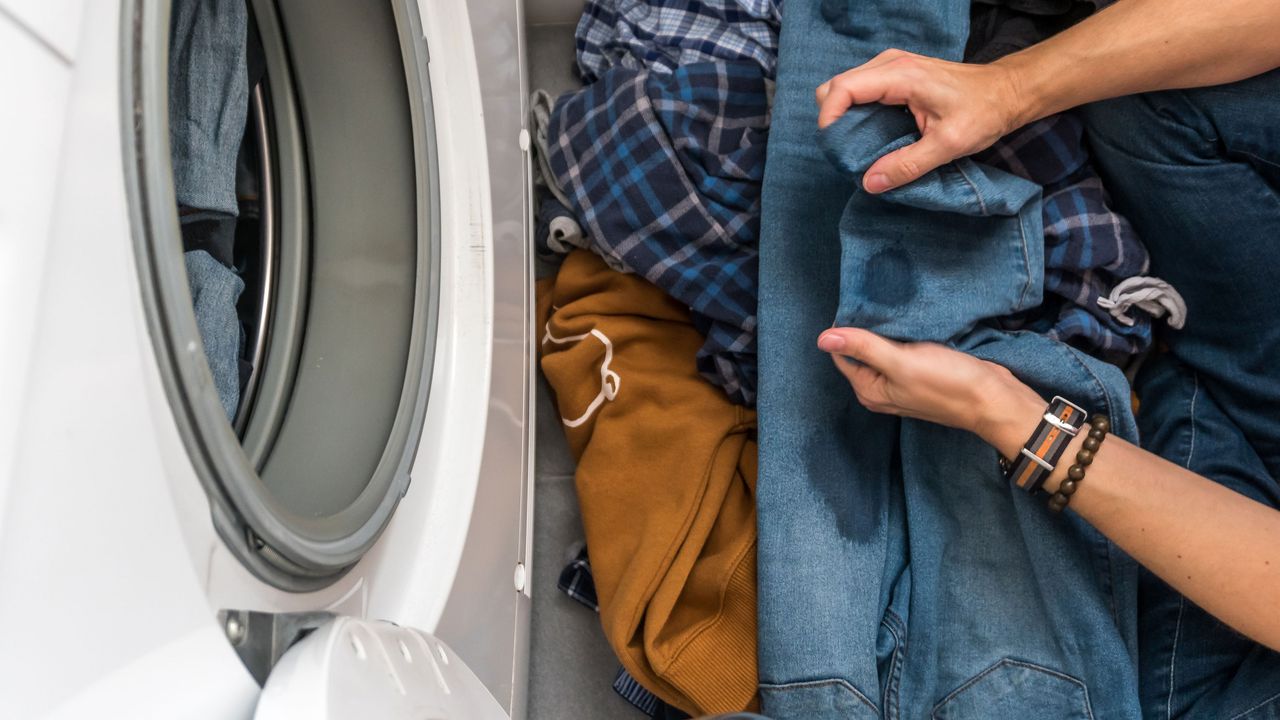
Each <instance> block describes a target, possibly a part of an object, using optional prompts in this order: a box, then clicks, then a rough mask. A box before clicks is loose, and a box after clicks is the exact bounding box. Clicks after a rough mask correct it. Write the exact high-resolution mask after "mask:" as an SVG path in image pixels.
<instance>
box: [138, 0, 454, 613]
mask: <svg viewBox="0 0 1280 720" xmlns="http://www.w3.org/2000/svg"><path fill="white" fill-rule="evenodd" d="M250 7H251V10H252V13H251V14H252V19H253V23H252V25H253V29H252V31H251V36H255V38H251V58H252V57H253V53H257V52H260V55H259V56H258V57H259V58H260V60H261V67H262V68H263V69H264V72H263V76H262V80H261V82H260V83H258V84H257V86H256V87H255V89H254V91H253V98H252V106H251V113H250V122H249V129H248V130H247V132H246V136H247V141H246V147H248V148H250V149H251V151H250V152H247V153H246V155H247V156H248V157H249V164H250V165H252V166H253V167H254V169H255V171H256V172H255V174H256V177H257V183H258V186H259V190H258V193H257V203H258V205H257V206H258V208H259V211H258V213H257V214H256V216H255V218H253V220H254V222H256V226H255V230H254V233H253V235H254V237H253V238H250V240H251V241H252V242H251V246H252V247H254V248H256V250H255V251H254V252H252V253H250V256H249V257H247V258H245V259H244V262H246V263H247V264H248V265H249V266H250V268H249V272H247V273H244V275H245V277H247V278H249V287H248V288H247V289H246V291H245V294H244V296H243V297H242V299H241V315H242V317H246V316H247V317H248V320H247V321H246V322H245V328H246V333H245V344H246V348H247V353H246V354H247V355H248V356H249V357H250V358H251V360H252V363H251V364H252V366H253V369H252V373H251V374H250V375H249V376H248V382H247V384H246V385H245V386H244V392H243V393H242V394H243V397H242V400H241V404H240V410H239V412H238V414H237V417H236V419H235V422H234V423H231V424H229V423H228V422H227V418H226V415H225V411H224V410H223V409H222V407H221V406H220V404H219V402H218V398H217V395H216V392H215V390H214V388H213V385H212V380H211V375H210V373H209V370H208V366H207V365H206V363H205V359H204V355H203V351H202V346H201V344H200V341H199V337H200V336H199V333H198V331H197V326H196V321H195V316H194V314H193V311H192V302H191V296H190V291H189V289H188V287H187V284H186V279H185V277H186V276H185V272H184V265H183V255H182V243H181V238H180V232H179V226H178V219H177V214H176V211H175V209H174V208H175V205H174V193H173V186H172V174H171V167H170V165H169V154H168V133H167V125H166V118H167V88H166V87H165V82H164V73H163V72H158V73H157V72H154V70H155V68H157V67H163V65H164V63H165V62H166V60H167V59H166V58H165V57H163V56H162V54H161V53H162V52H163V48H165V47H167V43H165V42H164V38H162V37H142V38H140V41H139V43H138V47H140V48H141V51H140V52H139V53H138V55H137V58H136V63H137V67H135V68H134V71H135V73H136V74H135V77H136V78H141V81H140V83H139V85H138V90H137V93H138V97H137V98H136V99H135V100H136V103H135V104H136V107H137V108H138V114H137V119H136V123H135V129H134V131H135V142H136V146H137V148H138V153H137V154H138V158H137V163H138V165H137V168H136V170H137V176H138V178H139V197H138V198H135V199H134V200H135V208H136V209H135V212H136V213H137V214H138V215H140V216H141V218H140V220H141V221H140V223H138V226H139V227H140V228H142V232H141V237H140V239H139V252H138V256H139V261H140V262H139V265H140V268H141V273H142V278H141V279H142V288H143V295H144V301H145V303H144V304H145V307H146V314H147V320H148V323H149V324H150V330H151V336H152V339H153V342H154V345H155V350H156V353H157V357H158V360H159V365H160V368H161V373H162V375H163V377H164V381H165V390H166V393H167V394H168V401H169V403H170V405H171V406H172V408H173V410H174V414H175V416H176V418H177V425H178V428H179V431H180V433H181V435H182V438H183V441H184V443H185V445H186V448H187V451H188V453H189V454H190V456H191V459H192V461H193V463H194V465H195V468H196V471H197V474H198V475H199V476H200V478H201V481H202V483H203V485H204V488H205V490H206V492H207V494H208V496H209V499H210V506H211V508H212V514H213V520H214V523H215V525H216V527H217V529H218V533H219V535H220V536H221V537H222V539H223V540H224V541H225V543H226V545H227V546H228V547H229V548H230V549H231V551H232V552H233V553H234V554H235V555H236V556H237V557H238V558H239V560H240V561H241V562H242V563H243V564H244V565H245V566H246V567H248V568H249V569H250V570H251V571H252V572H253V573H254V574H255V575H257V576H258V577H259V578H261V579H263V580H265V581H267V582H269V583H271V584H272V585H274V586H276V587H279V588H283V589H286V590H291V591H307V590H314V589H317V588H319V587H323V586H325V585H327V584H329V583H332V582H333V581H334V580H336V579H337V578H338V577H340V576H341V575H342V574H343V573H344V572H345V571H346V570H347V569H348V568H350V567H351V566H352V565H353V564H354V563H356V562H357V561H358V560H359V559H360V557H361V556H362V555H363V554H364V552H365V551H366V550H368V549H369V548H370V547H371V546H372V545H373V543H374V542H375V540H376V539H377V537H378V535H379V533H380V532H381V531H382V529H383V528H384V527H385V525H386V524H387V522H388V520H389V519H390V517H391V514H392V513H393V512H394V510H395V507H396V504H397V503H398V501H399V499H400V497H401V496H402V495H403V494H404V492H405V491H406V489H407V487H408V484H409V467H410V463H411V460H412V457H413V454H414V451H415V449H416V443H417V439H418V438H419V436H420V434H421V433H420V431H421V425H422V421H423V416H424V412H425V407H426V401H427V395H428V391H429V388H428V382H429V372H428V371H429V368H430V364H431V358H432V352H433V333H434V328H435V307H436V294H435V293H436V287H437V282H436V258H437V257H438V247H439V242H438V232H437V230H436V218H435V217H433V213H432V210H431V206H432V198H434V197H435V194H434V187H435V182H434V172H435V169H434V161H433V158H434V152H433V147H432V137H433V136H432V133H431V132H430V93H429V88H428V84H427V79H426V76H425V68H426V63H425V47H424V46H423V41H422V34H421V32H420V31H419V32H416V33H415V32H413V31H412V28H410V27H409V22H408V20H406V19H405V18H397V17H396V9H395V4H393V3H372V4H370V3H350V2H344V1H343V0H252V1H251V2H250ZM165 30H166V28H165V27H164V26H163V25H162V24H161V23H159V22H157V23H154V24H152V25H147V26H143V27H142V28H141V29H140V30H139V32H141V33H143V34H144V35H145V34H146V33H152V34H155V35H159V34H161V33H163V32H164V31H165ZM258 48H260V51H259V50H258ZM242 215H244V213H242ZM241 229H243V228H241ZM242 234H243V233H242ZM237 242H238V243H239V240H238V241H237ZM246 308H247V312H246Z"/></svg>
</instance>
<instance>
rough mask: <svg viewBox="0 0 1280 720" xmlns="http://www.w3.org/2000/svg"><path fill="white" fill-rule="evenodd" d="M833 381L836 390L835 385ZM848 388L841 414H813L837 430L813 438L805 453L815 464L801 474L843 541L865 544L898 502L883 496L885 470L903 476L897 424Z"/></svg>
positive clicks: (818, 409)
mask: <svg viewBox="0 0 1280 720" xmlns="http://www.w3.org/2000/svg"><path fill="white" fill-rule="evenodd" d="M832 382H833V387H834V386H835V385H834V383H835V382H836V381H835V380H833V381H832ZM840 382H841V383H843V382H844V381H843V378H840ZM843 389H845V390H846V393H844V394H847V395H848V399H847V401H846V400H845V399H844V398H843V397H842V399H841V400H840V401H839V402H840V404H841V405H842V407H840V409H838V410H837V409H836V408H834V407H815V408H814V409H813V410H814V412H815V414H816V416H818V417H822V418H826V419H828V421H829V422H831V424H832V428H834V429H829V430H827V431H826V432H820V433H813V434H812V435H810V437H809V438H808V439H807V442H806V444H807V446H808V447H806V449H805V454H806V456H808V457H810V458H811V459H812V461H813V464H812V465H810V466H808V467H805V468H803V469H802V470H801V472H802V473H803V474H804V476H805V477H806V479H807V480H808V482H809V486H810V488H811V489H812V491H813V492H814V494H815V495H816V496H817V498H818V500H819V501H820V502H821V503H822V505H823V506H824V507H825V508H826V510H827V512H828V513H829V516H830V518H831V521H832V523H833V524H834V525H835V530H836V532H837V533H838V534H839V535H840V537H841V538H842V539H843V540H844V541H846V542H848V543H851V544H853V545H864V544H866V543H869V542H874V541H875V539H876V538H877V537H878V536H879V533H880V529H881V526H882V525H883V524H884V522H885V515H886V513H889V512H890V511H891V510H890V506H891V505H892V504H893V501H892V500H891V499H889V498H886V497H885V496H884V492H885V491H886V490H888V483H887V481H886V478H885V475H886V471H887V474H888V475H889V476H890V477H901V469H900V466H899V465H898V464H897V462H896V460H897V457H896V456H897V452H898V451H897V442H896V439H897V425H896V423H894V422H892V421H887V420H886V419H885V418H883V417H880V418H875V417H872V416H871V415H870V414H869V413H868V412H867V411H866V410H864V409H863V408H862V407H861V406H857V403H856V402H855V401H853V399H852V398H853V393H848V392H847V389H848V384H847V383H844V384H843ZM842 395H843V394H842ZM823 405H825V403H823ZM881 453H883V454H881ZM890 492H891V491H890Z"/></svg>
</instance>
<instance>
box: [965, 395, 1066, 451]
mask: <svg viewBox="0 0 1280 720" xmlns="http://www.w3.org/2000/svg"><path fill="white" fill-rule="evenodd" d="M980 397H981V399H980V400H979V401H978V403H977V405H976V407H977V408H978V414H977V421H976V423H975V427H974V432H975V433H977V435H978V437H981V438H982V439H983V440H985V441H986V442H987V444H989V445H991V446H992V447H994V448H995V449H996V450H997V451H999V452H1000V454H1001V455H1002V456H1004V457H1006V458H1012V457H1014V456H1015V455H1017V454H1018V452H1019V451H1020V450H1021V449H1022V446H1023V444H1024V443H1026V442H1027V438H1029V437H1031V433H1033V432H1035V429H1036V426H1037V425H1038V424H1039V423H1040V419H1041V418H1042V417H1043V416H1044V409H1045V406H1047V405H1048V403H1047V402H1046V401H1045V399H1044V398H1042V397H1040V395H1039V394H1038V393H1036V392H1035V391H1034V390H1032V389H1031V388H1029V387H1027V386H1026V385H1023V384H1022V383H1021V382H1019V381H1018V380H1017V379H1016V378H1014V377H1013V376H1012V375H1009V376H1008V377H1007V378H1003V379H1001V380H1000V381H998V382H997V383H995V384H994V386H993V387H992V388H989V389H988V390H987V391H985V392H981V393H980Z"/></svg>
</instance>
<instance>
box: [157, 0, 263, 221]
mask: <svg viewBox="0 0 1280 720" xmlns="http://www.w3.org/2000/svg"><path fill="white" fill-rule="evenodd" d="M171 13H172V15H171V17H170V35H169V151H170V155H171V158H172V162H173V189H174V193H175V194H176V196H177V199H178V205H180V206H182V207H188V208H198V209H201V210H216V211H218V212H223V213H227V214H229V215H233V216H234V215H236V214H237V213H238V212H239V207H238V205H237V203H236V157H237V155H238V154H239V152H240V141H241V139H242V138H243V137H244V126H245V120H246V118H247V117H248V111H249V80H248V71H247V69H246V60H245V44H246V42H247V40H246V38H247V32H248V29H247V28H248V9H247V8H246V6H245V3H244V0H174V2H173V4H172V10H171Z"/></svg>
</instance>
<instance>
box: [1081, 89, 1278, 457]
mask: <svg viewBox="0 0 1280 720" xmlns="http://www.w3.org/2000/svg"><path fill="white" fill-rule="evenodd" d="M1085 110H1086V113H1085V117H1086V121H1087V124H1088V130H1089V134H1088V137H1089V140H1090V144H1091V147H1092V149H1093V156H1094V162H1095V164H1096V166H1097V167H1098V171H1099V173H1100V174H1101V175H1102V178H1103V180H1104V181H1105V182H1106V183H1107V187H1109V188H1111V192H1112V196H1113V199H1114V200H1115V203H1116V206H1117V208H1118V209H1119V210H1120V211H1121V212H1123V213H1124V214H1125V215H1127V216H1128V217H1129V219H1130V220H1131V221H1132V222H1133V224H1134V226H1135V227H1137V229H1138V232H1139V233H1140V234H1141V235H1142V237H1143V239H1144V240H1145V242H1146V244H1147V249H1148V251H1150V253H1151V271H1152V274H1154V275H1157V276H1159V277H1162V278H1164V279H1165V280H1167V281H1169V282H1170V283H1172V284H1173V286H1174V287H1176V288H1177V289H1178V291H1179V292H1180V293H1181V294H1182V296H1183V299H1185V300H1186V303H1187V323H1186V326H1185V327H1184V328H1183V329H1182V330H1180V331H1177V332H1170V333H1168V334H1167V336H1166V341H1167V342H1168V344H1169V347H1170V348H1171V349H1172V350H1173V353H1174V354H1175V355H1176V356H1177V357H1178V359H1180V360H1181V361H1182V362H1184V363H1186V364H1187V365H1189V366H1190V367H1191V368H1192V369H1194V370H1195V371H1196V372H1197V373H1199V374H1200V375H1201V376H1202V377H1203V378H1204V380H1205V382H1206V383H1208V384H1209V386H1210V388H1211V389H1212V391H1213V394H1214V396H1215V397H1217V398H1218V400H1219V402H1220V404H1221V406H1222V409H1223V412H1225V413H1226V414H1227V416H1228V417H1230V418H1231V420H1232V422H1234V423H1235V424H1236V425H1238V426H1239V427H1240V429H1241V430H1242V431H1243V432H1244V434H1245V437H1246V438H1247V439H1248V441H1249V444H1250V445H1251V446H1253V448H1254V449H1255V450H1256V452H1257V453H1258V455H1259V456H1260V457H1261V458H1262V461H1263V463H1264V464H1265V465H1266V466H1267V470H1268V471H1269V472H1270V473H1271V476H1272V477H1278V478H1280V413H1278V412H1276V408H1277V407H1280V363H1278V362H1276V358H1277V357H1278V356H1280V355H1278V353H1280V320H1278V319H1280V292H1277V291H1276V288H1277V287H1280V265H1278V264H1277V262H1276V258H1277V257H1280V123H1276V122H1275V117H1276V114H1277V113H1278V112H1280V71H1272V72H1270V73H1267V74H1265V75H1261V76H1258V77H1255V78H1252V79H1250V80H1245V81H1242V82H1238V83H1233V84H1230V85H1221V86H1217V87H1209V88H1201V89H1198V90H1180V91H1169V92H1161V93H1150V94H1147V95H1141V96H1134V97H1129V98H1121V99H1118V100H1110V101H1107V102H1103V103H1095V104H1093V105H1090V106H1088V107H1087V108H1086V109H1085Z"/></svg>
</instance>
